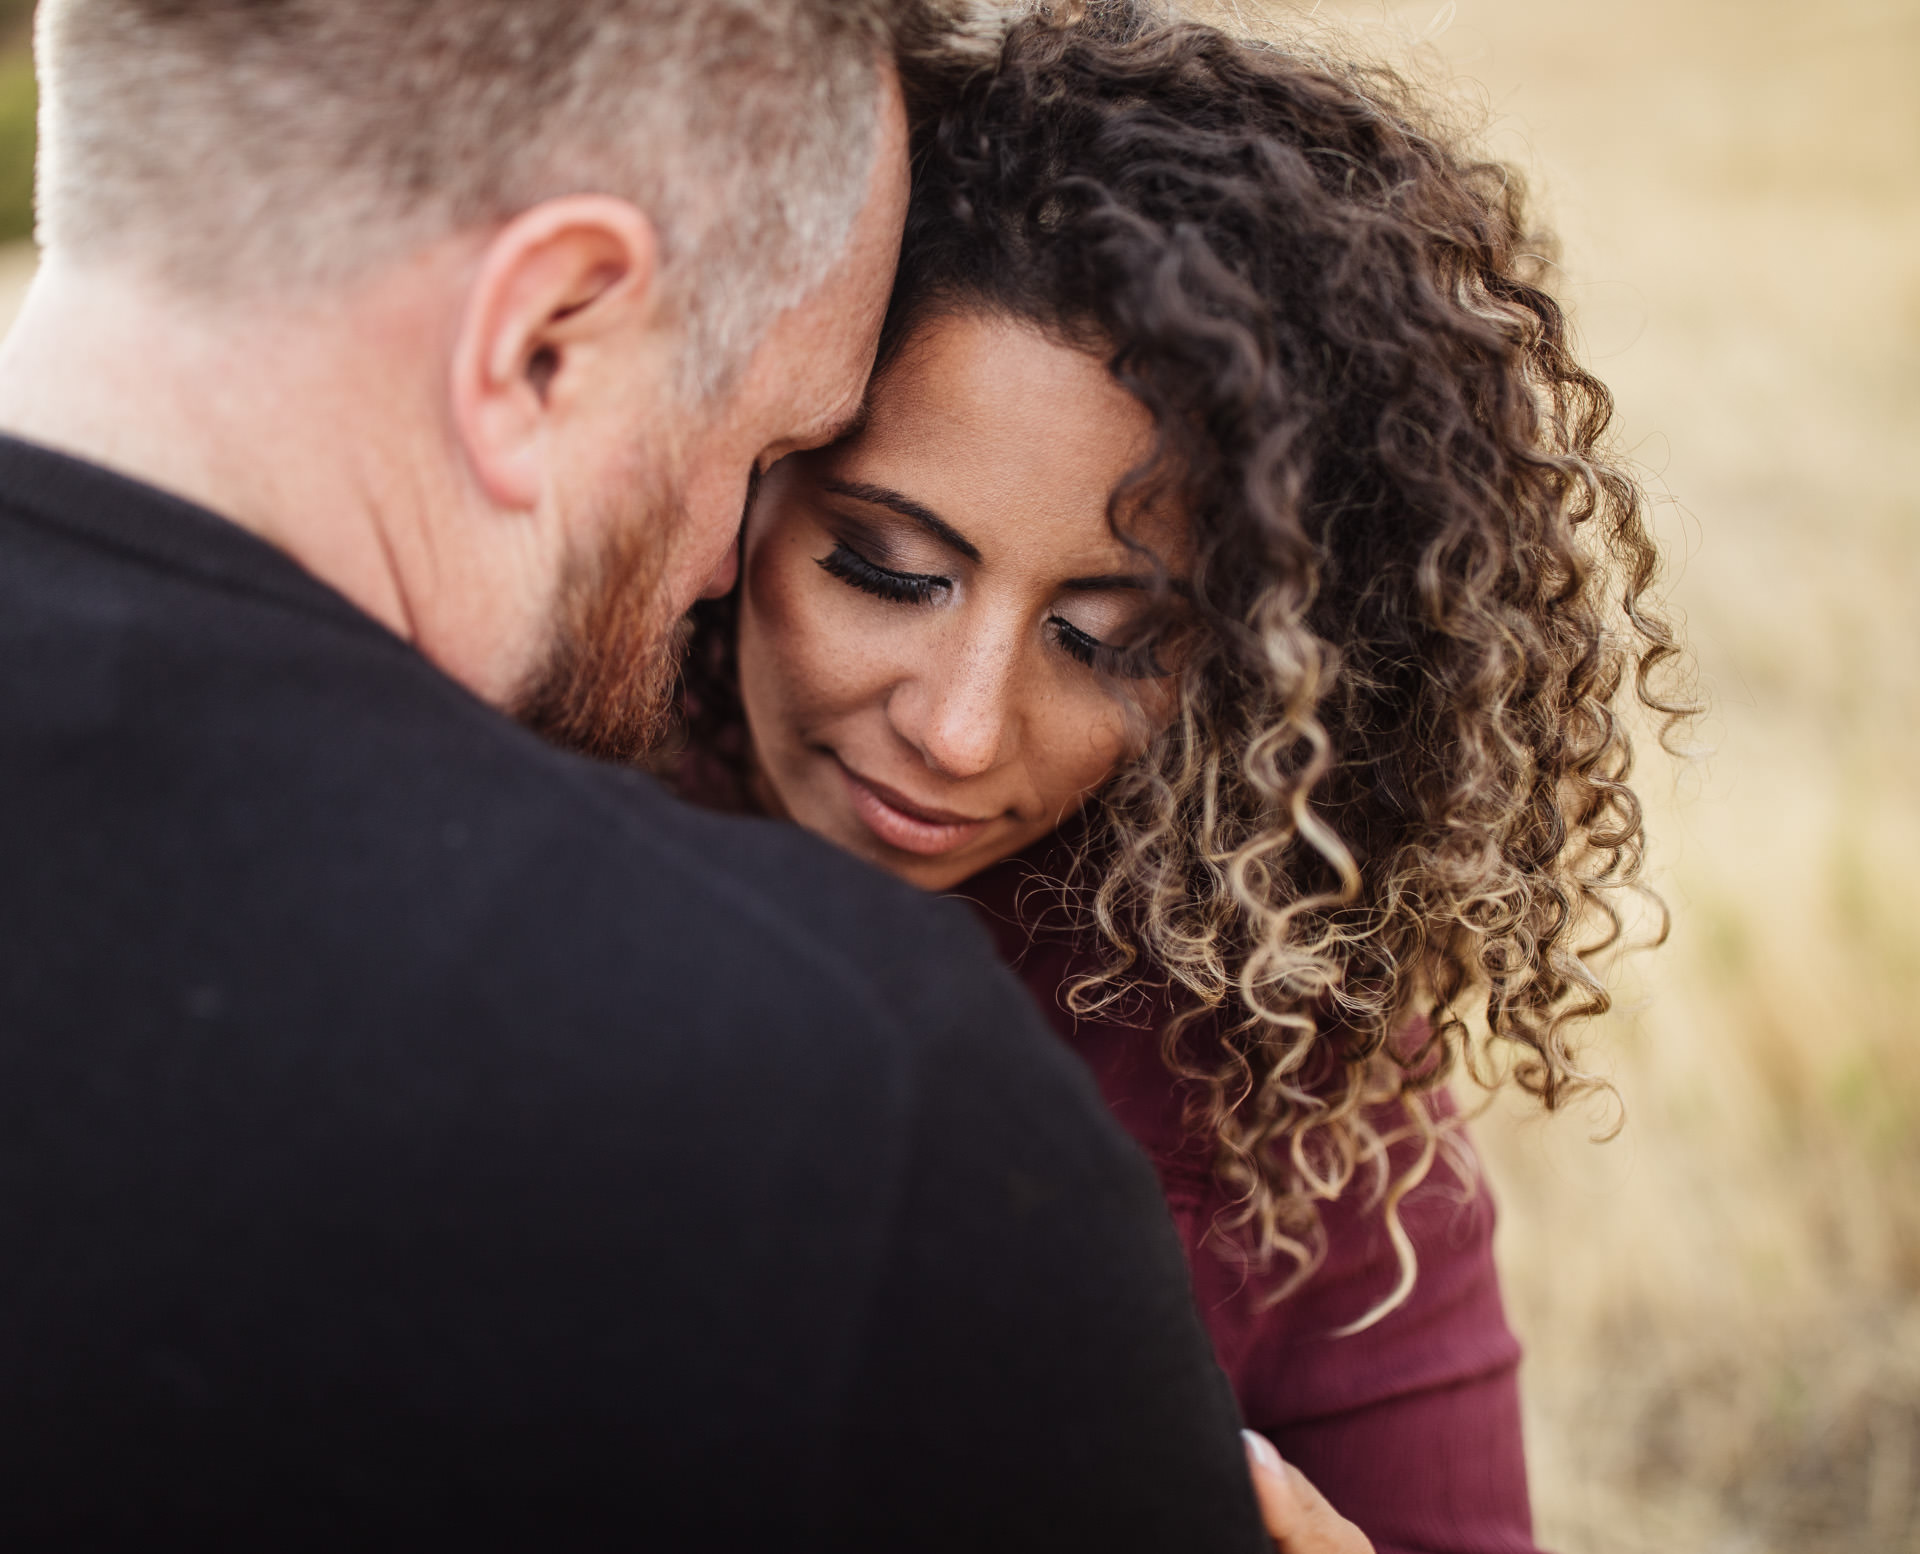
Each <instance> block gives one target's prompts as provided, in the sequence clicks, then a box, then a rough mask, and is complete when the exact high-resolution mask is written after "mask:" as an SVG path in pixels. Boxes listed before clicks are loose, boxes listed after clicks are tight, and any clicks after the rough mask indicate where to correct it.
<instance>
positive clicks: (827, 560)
mask: <svg viewBox="0 0 1920 1554" xmlns="http://www.w3.org/2000/svg"><path fill="white" fill-rule="evenodd" d="M816 565H817V566H819V567H820V569H821V570H822V571H824V572H827V573H828V574H830V575H831V576H833V577H837V578H839V579H840V581H841V582H843V583H845V584H847V585H848V586H849V587H851V588H857V589H859V590H860V591H861V592H862V593H867V594H872V595H873V596H874V597H875V598H876V599H885V600H887V601H888V602H889V603H890V604H926V603H928V602H929V601H930V600H931V599H933V597H934V596H935V595H936V594H938V593H939V592H940V591H941V590H942V589H944V588H951V587H952V586H953V582H952V579H950V578H945V577H940V576H938V575H936V574H935V573H931V572H895V571H893V570H892V569H891V568H889V567H878V566H875V565H874V564H873V563H872V562H871V561H869V560H867V558H866V557H865V556H863V555H861V554H860V552H859V551H857V550H854V549H853V548H852V547H851V546H849V545H848V544H847V543H846V542H845V541H841V542H839V543H837V544H836V545H835V546H834V547H833V549H832V550H831V551H829V552H828V553H827V554H826V555H824V556H822V557H821V558H820V559H819V561H818V562H817V563H816Z"/></svg>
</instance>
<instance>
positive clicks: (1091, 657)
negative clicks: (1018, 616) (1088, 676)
mask: <svg viewBox="0 0 1920 1554" xmlns="http://www.w3.org/2000/svg"><path fill="white" fill-rule="evenodd" d="M1047 624H1048V625H1050V626H1052V627H1053V636H1054V640H1055V641H1056V642H1058V643H1059V644H1060V646H1061V647H1062V648H1064V649H1065V650H1066V653H1067V655H1068V657H1070V658H1076V659H1078V660H1079V661H1080V662H1081V663H1083V664H1085V665H1086V666H1087V667H1088V668H1089V669H1099V668H1103V667H1105V666H1104V663H1103V660H1106V659H1110V658H1112V657H1113V656H1114V652H1113V649H1112V648H1110V647H1108V646H1107V645H1106V643H1104V642H1102V641H1101V640H1100V639H1099V638H1098V637H1090V636H1088V635H1087V634H1086V633H1085V632H1084V631H1082V630H1081V629H1080V628H1079V627H1078V626H1076V625H1074V624H1073V622H1072V621H1063V620H1062V619H1061V618H1060V617H1059V616H1057V615H1055V616H1053V617H1052V618H1051V619H1050V620H1049V621H1048V623H1047Z"/></svg>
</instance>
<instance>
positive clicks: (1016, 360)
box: [822, 314, 1185, 566]
mask: <svg viewBox="0 0 1920 1554" xmlns="http://www.w3.org/2000/svg"><path fill="white" fill-rule="evenodd" d="M1153 432H1154V428H1153V419H1152V416H1151V415H1150V414H1149V413H1148V411H1147V409H1146V407H1145V406H1143V405H1142V404H1141V403H1140V402H1139V401H1138V400H1137V399H1135V398H1134V397H1133V396H1132V395H1131V394H1129V393H1128V392H1127V391H1126V390H1125V389H1124V388H1122V387H1121V386H1120V385H1119V384H1118V383H1117V382H1115V381H1114V379H1113V377H1112V375H1111V374H1110V373H1109V372H1108V370H1107V366H1106V363H1105V362H1104V361H1102V360H1101V359H1100V358H1098V357H1096V356H1094V355H1092V354H1091V353H1089V352H1086V351H1083V350H1078V349H1075V348H1073V347H1070V346H1067V345H1063V344H1061V343H1060V342H1059V341H1057V340H1054V339H1052V338H1050V337H1049V336H1047V335H1046V334H1044V333H1042V332H1041V331H1040V330H1038V329H1036V328H1033V327H1031V326H1029V325H1026V324H1022V323H1019V322H1017V321H1014V320H1009V319H1006V318H1003V317H998V316H993V315H980V314H959V315H949V316H943V317H940V318H936V319H934V320H932V321H930V322H929V323H928V324H927V325H925V326H924V327H923V328H922V329H920V330H918V331H916V333H915V334H914V336H913V337H912V338H911V339H910V340H909V341H908V342H907V343H906V344H905V345H904V346H903V347H902V349H901V351H900V353H899V355H898V356H896V358H895V359H894V361H893V362H892V363H891V364H890V365H889V367H888V369H887V370H886V372H885V373H883V374H882V375H881V376H880V377H878V378H877V379H876V380H875V382H874V384H873V388H872V391H871V395H870V399H869V408H868V415H867V418H866V422H865V424H864V425H863V426H862V428H861V429H860V431H859V432H858V433H856V434H855V435H854V436H852V437H850V438H848V439H847V440H846V441H845V442H844V443H842V444H840V445H838V446H837V447H835V448H834V449H832V450H830V451H829V452H828V453H827V454H826V455H825V456H824V458H823V460H822V471H823V474H825V475H827V476H829V477H831V478H836V479H839V480H842V481H848V482H858V483H860V484H863V485H868V486H876V487H881V488H885V489H890V490H897V491H899V492H900V493H901V494H902V495H903V496H906V497H907V498H909V499H911V500H912V501H914V502H917V503H919V504H921V505H923V506H925V507H928V508H931V509H933V510H934V511H936V512H938V513H939V514H940V516H941V517H942V518H943V519H944V520H945V521H946V522H947V523H949V524H950V525H952V526H953V527H954V528H956V529H958V530H960V531H961V532H962V533H964V534H966V535H967V536H968V538H969V539H971V540H972V541H973V543H974V544H975V545H976V546H978V547H979V548H980V549H981V550H982V551H983V552H985V551H986V550H988V549H989V548H1003V547H1006V546H1010V545H1011V546H1018V547H1019V548H1022V549H1027V548H1032V547H1034V546H1036V545H1039V546H1044V547H1045V548H1047V549H1051V550H1060V549H1071V550H1073V551H1076V552H1080V553H1087V554H1092V555H1098V556H1100V557H1103V558H1106V559H1107V560H1109V561H1112V560H1123V559H1125V558H1126V556H1127V551H1126V548H1125V547H1124V546H1123V545H1121V544H1120V542H1119V541H1117V540H1116V539H1115V538H1114V535H1113V533H1112V530H1111V528H1110V527H1109V522H1108V512H1109V508H1110V504H1111V501H1112V498H1113V495H1114V493H1115V491H1116V490H1118V489H1119V488H1120V487H1121V486H1122V485H1123V484H1124V483H1125V482H1126V480H1127V479H1128V477H1129V476H1130V475H1131V474H1133V473H1134V472H1135V471H1136V470H1137V469H1139V468H1140V467H1141V465H1142V464H1143V463H1144V462H1145V461H1146V460H1147V459H1148V458H1149V457H1150V455H1151V453H1152V450H1153V441H1154V437H1153ZM1128 528H1129V530H1130V532H1132V533H1133V534H1134V535H1135V536H1136V537H1137V538H1138V539H1139V540H1141V541H1143V542H1145V543H1148V544H1150V545H1152V546H1153V547H1154V548H1155V549H1156V550H1158V551H1160V552H1161V553H1162V554H1163V555H1165V554H1167V553H1168V552H1169V551H1170V550H1172V549H1174V548H1178V546H1179V544H1180V541H1181V540H1182V539H1183V538H1184V531H1185V525H1184V524H1183V523H1181V522H1179V521H1178V519H1177V517H1175V516H1174V515H1171V514H1169V513H1166V512H1165V511H1159V512H1153V511H1149V512H1146V513H1142V514H1139V515H1137V516H1136V515H1129V519H1128ZM975 530H979V531H981V532H979V533H975V532H974V531H975ZM1135 565H1136V566H1137V562H1136V563H1135Z"/></svg>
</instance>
